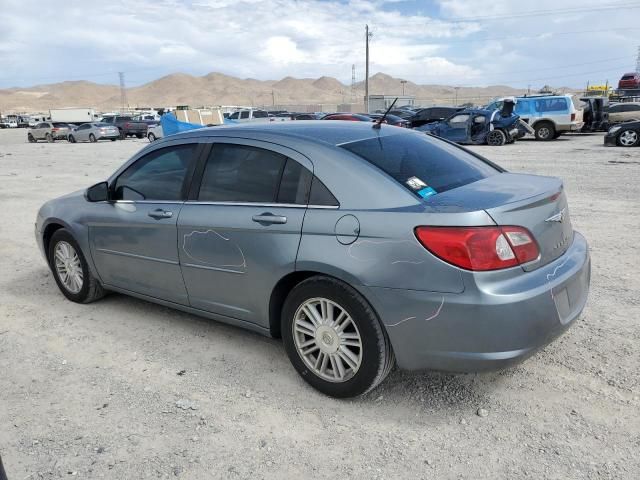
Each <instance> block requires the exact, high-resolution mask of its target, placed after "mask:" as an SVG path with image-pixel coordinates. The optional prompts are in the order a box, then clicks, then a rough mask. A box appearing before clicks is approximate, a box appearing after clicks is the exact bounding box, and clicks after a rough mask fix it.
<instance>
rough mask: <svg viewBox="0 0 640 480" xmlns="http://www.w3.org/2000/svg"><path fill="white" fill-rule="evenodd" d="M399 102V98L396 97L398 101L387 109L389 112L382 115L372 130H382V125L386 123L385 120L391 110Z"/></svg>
mask: <svg viewBox="0 0 640 480" xmlns="http://www.w3.org/2000/svg"><path fill="white" fill-rule="evenodd" d="M397 101H398V97H396V99H395V100H394V101H393V103H392V104H391V105H389V108H387V111H386V112H384V115H382V116H381V117H380V118H379V119H378V120H377V121H376V122H375V123H374V124H373V127H372V128H375V129H376V130H379V129H380V125H382V122H384V119H385V118H387V115H389V112H390V111H391V109H392V108H393V106H394V105H395V104H396V102H397Z"/></svg>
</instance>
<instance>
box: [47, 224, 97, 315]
mask: <svg viewBox="0 0 640 480" xmlns="http://www.w3.org/2000/svg"><path fill="white" fill-rule="evenodd" d="M48 256H49V267H50V268H51V271H52V272H53V277H54V278H55V280H56V283H57V284H58V288H59V289H60V291H61V292H62V293H63V295H64V296H65V297H67V298H68V299H69V300H71V301H72V302H76V303H90V302H93V301H95V300H98V299H99V298H102V297H103V296H104V289H103V288H102V285H100V283H99V282H98V280H97V279H96V278H94V276H93V275H92V274H91V271H90V270H89V266H88V265H87V261H86V259H85V258H84V255H83V254H82V250H81V249H80V246H79V245H78V243H77V242H76V240H75V239H74V238H73V236H72V235H71V234H70V233H69V231H68V230H66V229H64V228H61V229H59V230H56V231H55V233H54V234H53V235H52V237H51V240H50V241H49V255H48Z"/></svg>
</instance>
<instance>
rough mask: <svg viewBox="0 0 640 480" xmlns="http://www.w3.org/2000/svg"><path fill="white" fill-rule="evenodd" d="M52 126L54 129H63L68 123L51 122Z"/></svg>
mask: <svg viewBox="0 0 640 480" xmlns="http://www.w3.org/2000/svg"><path fill="white" fill-rule="evenodd" d="M53 126H54V127H56V128H65V127H68V126H69V124H68V123H62V122H53Z"/></svg>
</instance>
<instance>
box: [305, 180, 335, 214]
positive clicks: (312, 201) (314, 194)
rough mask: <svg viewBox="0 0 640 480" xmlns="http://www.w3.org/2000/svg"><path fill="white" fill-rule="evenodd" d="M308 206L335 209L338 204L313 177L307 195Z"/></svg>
mask: <svg viewBox="0 0 640 480" xmlns="http://www.w3.org/2000/svg"><path fill="white" fill-rule="evenodd" d="M309 205H315V206H327V207H337V206H339V205H340V204H339V203H338V200H336V197H334V196H333V194H332V193H331V192H330V191H329V189H328V188H327V187H326V186H325V184H324V183H322V182H321V181H320V180H318V178H317V177H313V180H312V183H311V193H310V194H309Z"/></svg>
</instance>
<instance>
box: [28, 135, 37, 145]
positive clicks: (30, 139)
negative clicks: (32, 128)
mask: <svg viewBox="0 0 640 480" xmlns="http://www.w3.org/2000/svg"><path fill="white" fill-rule="evenodd" d="M27 140H28V141H29V143H36V142H37V140H36V139H35V137H34V136H33V135H31V134H30V133H29V134H28V135H27Z"/></svg>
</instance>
